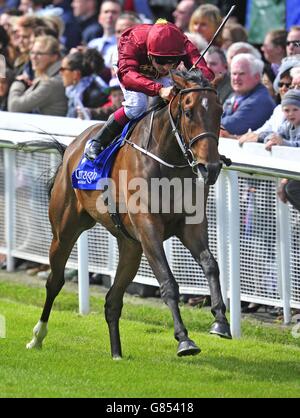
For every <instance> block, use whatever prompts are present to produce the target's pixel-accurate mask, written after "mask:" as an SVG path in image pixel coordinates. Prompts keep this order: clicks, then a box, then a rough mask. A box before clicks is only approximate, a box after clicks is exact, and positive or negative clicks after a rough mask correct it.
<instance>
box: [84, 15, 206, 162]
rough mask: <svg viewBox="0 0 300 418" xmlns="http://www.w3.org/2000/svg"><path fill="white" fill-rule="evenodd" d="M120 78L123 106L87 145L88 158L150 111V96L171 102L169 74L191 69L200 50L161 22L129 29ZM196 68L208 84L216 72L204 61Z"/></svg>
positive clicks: (121, 54) (121, 46) (120, 47)
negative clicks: (180, 69) (181, 65)
mask: <svg viewBox="0 0 300 418" xmlns="http://www.w3.org/2000/svg"><path fill="white" fill-rule="evenodd" d="M118 54H119V57H118V78H119V81H120V84H121V88H122V90H123V93H124V98H125V101H124V102H123V106H122V107H121V108H120V109H118V110H117V111H116V112H115V113H113V114H112V115H111V116H110V117H109V119H108V121H107V122H106V123H105V125H104V126H103V127H102V128H101V130H100V131H99V132H98V133H97V135H96V136H95V137H94V138H92V139H91V141H89V142H88V146H87V147H86V149H85V156H86V158H88V159H89V160H92V161H93V160H94V159H95V158H96V157H97V156H98V154H99V153H100V152H101V151H102V150H103V149H104V148H105V147H106V146H107V145H108V144H109V143H110V142H111V141H112V140H113V139H114V138H115V137H116V136H117V135H120V134H121V132H122V130H123V128H124V126H125V125H126V124H127V123H128V122H129V121H130V120H131V119H134V118H138V117H139V116H141V115H142V114H143V113H145V112H146V110H147V105H148V97H149V96H152V97H154V96H160V97H161V98H162V99H164V100H167V101H170V100H171V99H172V97H173V96H174V89H173V86H172V80H171V78H170V76H169V71H170V70H172V69H176V68H177V67H178V65H179V64H180V63H181V61H183V63H184V64H185V67H186V68H190V67H192V66H193V65H194V64H195V63H196V62H197V60H198V59H199V58H200V54H199V51H198V49H197V48H196V47H195V46H194V45H193V44H192V43H191V42H190V41H189V40H188V38H187V37H186V36H185V35H184V34H183V33H182V32H181V31H180V29H178V28H177V26H175V25H174V24H172V23H169V22H167V21H166V20H162V19H159V20H158V21H157V23H155V24H154V25H149V24H141V25H137V26H134V27H132V28H129V29H127V30H126V31H125V32H123V34H122V35H121V38H120V40H119V44H118ZM197 68H199V69H200V70H201V71H202V74H203V76H204V77H205V78H207V79H208V80H209V81H212V80H213V78H214V73H213V72H212V71H211V70H210V69H209V68H208V67H207V66H206V62H205V60H204V59H203V58H202V59H201V60H200V61H199V63H198V64H197Z"/></svg>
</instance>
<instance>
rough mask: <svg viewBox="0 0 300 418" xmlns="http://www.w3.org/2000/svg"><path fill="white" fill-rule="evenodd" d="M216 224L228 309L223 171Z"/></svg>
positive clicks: (217, 195) (223, 290) (218, 191)
mask: <svg viewBox="0 0 300 418" xmlns="http://www.w3.org/2000/svg"><path fill="white" fill-rule="evenodd" d="M216 222H217V231H216V233H217V251H218V264H219V270H220V284H221V291H222V297H223V301H224V303H225V305H226V308H227V309H228V305H229V300H228V269H227V257H226V253H227V251H226V249H227V236H228V235H227V206H226V174H225V173H224V171H221V173H220V175H219V178H218V181H217V183H216Z"/></svg>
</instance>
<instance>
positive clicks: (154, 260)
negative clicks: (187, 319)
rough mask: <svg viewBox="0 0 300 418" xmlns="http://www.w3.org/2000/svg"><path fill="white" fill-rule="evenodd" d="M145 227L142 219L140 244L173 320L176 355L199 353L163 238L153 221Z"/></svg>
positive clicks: (145, 224)
mask: <svg viewBox="0 0 300 418" xmlns="http://www.w3.org/2000/svg"><path fill="white" fill-rule="evenodd" d="M148 226H149V227H148V228H147V222H145V221H143V235H144V234H145V235H144V239H143V238H142V239H141V241H142V245H143V250H144V254H145V256H146V257H147V260H148V262H149V264H150V266H151V268H152V270H153V273H154V275H155V277H156V278H157V281H158V282H159V284H160V290H161V297H162V299H163V301H164V302H165V304H166V305H167V306H168V307H169V308H170V310H171V312H172V316H173V321H174V335H175V339H176V340H177V341H178V342H179V345H178V351H177V355H178V356H180V357H181V356H188V355H195V354H198V353H200V349H199V348H198V347H197V346H196V344H195V343H194V342H193V341H192V340H191V339H190V338H189V337H188V332H187V329H186V328H185V326H184V324H183V321H182V318H181V314H180V310H179V286H178V284H177V282H176V280H175V278H174V276H173V274H172V272H171V269H170V267H169V264H168V261H167V258H166V254H165V251H164V247H163V239H162V237H160V236H159V231H160V228H159V225H155V222H153V223H150V224H149V225H148Z"/></svg>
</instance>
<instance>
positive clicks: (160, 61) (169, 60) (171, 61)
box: [152, 55, 182, 65]
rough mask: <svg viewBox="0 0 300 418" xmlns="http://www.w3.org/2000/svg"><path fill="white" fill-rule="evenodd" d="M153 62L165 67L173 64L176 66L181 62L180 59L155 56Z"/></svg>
mask: <svg viewBox="0 0 300 418" xmlns="http://www.w3.org/2000/svg"><path fill="white" fill-rule="evenodd" d="M152 57H153V58H154V60H155V62H156V63H157V64H158V65H166V64H174V65H178V64H179V63H180V61H181V60H182V57H157V56H153V55H152Z"/></svg>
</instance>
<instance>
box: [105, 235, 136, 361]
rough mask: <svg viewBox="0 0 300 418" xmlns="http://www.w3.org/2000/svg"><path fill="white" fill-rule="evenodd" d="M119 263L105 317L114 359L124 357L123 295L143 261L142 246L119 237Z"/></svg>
mask: <svg viewBox="0 0 300 418" xmlns="http://www.w3.org/2000/svg"><path fill="white" fill-rule="evenodd" d="M118 246H119V264H118V268H117V272H116V276H115V280H114V283H113V285H112V287H111V289H110V290H109V292H108V293H107V295H106V303H105V319H106V322H107V324H108V328H109V336H110V345H111V355H112V357H113V359H114V360H118V359H121V358H122V348H121V339H120V331H119V320H120V317H121V312H122V307H123V296H124V293H125V290H126V289H127V287H128V285H129V284H130V283H131V282H132V280H133V279H134V277H135V275H136V273H137V271H138V269H139V265H140V262H141V257H142V247H141V245H140V244H139V243H135V242H133V241H129V240H128V239H119V240H118Z"/></svg>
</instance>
